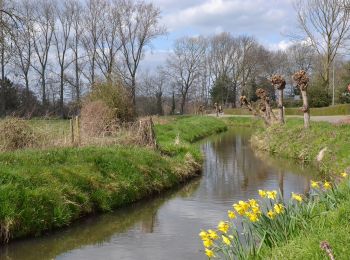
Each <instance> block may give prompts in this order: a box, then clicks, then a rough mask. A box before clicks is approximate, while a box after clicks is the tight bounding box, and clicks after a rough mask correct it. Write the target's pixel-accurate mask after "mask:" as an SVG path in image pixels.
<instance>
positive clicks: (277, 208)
mask: <svg viewBox="0 0 350 260" xmlns="http://www.w3.org/2000/svg"><path fill="white" fill-rule="evenodd" d="M273 208H274V210H275V212H276V214H281V213H283V211H284V206H283V204H281V203H279V204H275V205H274V206H273Z"/></svg>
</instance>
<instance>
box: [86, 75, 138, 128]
mask: <svg viewBox="0 0 350 260" xmlns="http://www.w3.org/2000/svg"><path fill="white" fill-rule="evenodd" d="M93 101H102V102H104V103H105V104H106V105H107V107H108V108H109V109H111V112H112V113H113V116H114V117H115V118H116V119H118V120H119V121H121V122H129V121H133V120H134V117H135V109H134V106H133V104H132V100H131V98H130V94H129V92H128V91H127V89H126V88H125V86H124V85H123V84H122V83H121V81H117V82H116V83H110V82H105V83H98V84H96V85H94V86H93V88H92V91H91V93H90V94H89V96H88V97H87V102H93Z"/></svg>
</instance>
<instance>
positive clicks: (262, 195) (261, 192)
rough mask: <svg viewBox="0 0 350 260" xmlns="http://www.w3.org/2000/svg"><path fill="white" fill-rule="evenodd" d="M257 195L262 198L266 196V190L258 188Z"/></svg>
mask: <svg viewBox="0 0 350 260" xmlns="http://www.w3.org/2000/svg"><path fill="white" fill-rule="evenodd" d="M259 196H260V197H262V198H266V191H264V190H259Z"/></svg>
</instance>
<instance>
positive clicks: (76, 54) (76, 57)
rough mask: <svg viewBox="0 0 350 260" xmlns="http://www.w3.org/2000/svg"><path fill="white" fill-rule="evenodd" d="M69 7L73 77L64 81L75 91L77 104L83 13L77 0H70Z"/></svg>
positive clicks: (79, 83)
mask: <svg viewBox="0 0 350 260" xmlns="http://www.w3.org/2000/svg"><path fill="white" fill-rule="evenodd" d="M69 6H70V8H71V9H72V10H73V17H72V20H73V21H72V37H71V42H70V47H71V50H72V52H73V58H72V60H73V64H74V69H73V71H74V76H73V78H74V79H73V80H69V77H68V76H67V77H66V80H67V81H68V83H69V84H70V85H72V86H73V88H74V90H75V99H76V101H77V103H78V104H79V103H80V95H81V80H82V79H81V75H82V70H83V66H82V60H83V59H82V55H83V54H82V51H81V47H82V34H83V22H82V17H83V13H84V11H85V10H84V8H83V6H82V4H81V3H80V1H79V0H70V1H69Z"/></svg>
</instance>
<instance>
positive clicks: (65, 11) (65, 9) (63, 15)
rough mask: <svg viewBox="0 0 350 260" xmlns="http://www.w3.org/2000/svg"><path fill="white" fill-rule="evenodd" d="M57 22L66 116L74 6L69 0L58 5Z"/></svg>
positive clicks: (56, 43) (62, 95)
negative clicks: (67, 72)
mask: <svg viewBox="0 0 350 260" xmlns="http://www.w3.org/2000/svg"><path fill="white" fill-rule="evenodd" d="M55 11H56V13H57V23H56V28H55V30H54V33H53V35H54V40H55V46H56V55H57V60H58V64H59V82H60V83H59V84H60V101H59V109H60V114H61V116H62V117H64V85H65V71H66V69H67V68H68V66H69V65H70V63H71V62H70V61H69V62H67V52H68V51H69V40H70V35H71V30H72V26H73V18H74V11H75V10H74V8H72V6H71V3H70V2H69V1H67V0H66V1H64V2H63V3H62V6H56V10H55Z"/></svg>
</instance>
